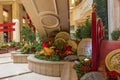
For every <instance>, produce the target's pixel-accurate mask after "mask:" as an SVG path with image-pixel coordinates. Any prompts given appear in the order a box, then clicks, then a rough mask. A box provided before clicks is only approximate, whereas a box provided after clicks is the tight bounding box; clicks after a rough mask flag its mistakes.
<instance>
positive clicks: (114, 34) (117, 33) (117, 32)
mask: <svg viewBox="0 0 120 80" xmlns="http://www.w3.org/2000/svg"><path fill="white" fill-rule="evenodd" d="M111 36H112V39H113V40H118V39H119V37H120V29H117V30H114V31H113V32H112V33H111Z"/></svg>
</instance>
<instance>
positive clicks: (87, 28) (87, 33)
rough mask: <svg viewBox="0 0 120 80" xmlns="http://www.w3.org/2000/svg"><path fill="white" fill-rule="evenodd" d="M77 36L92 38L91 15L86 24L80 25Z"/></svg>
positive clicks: (79, 37)
mask: <svg viewBox="0 0 120 80" xmlns="http://www.w3.org/2000/svg"><path fill="white" fill-rule="evenodd" d="M76 38H78V39H82V38H91V22H90V20H89V17H88V18H87V19H86V22H85V24H84V25H81V26H78V29H77V30H76Z"/></svg>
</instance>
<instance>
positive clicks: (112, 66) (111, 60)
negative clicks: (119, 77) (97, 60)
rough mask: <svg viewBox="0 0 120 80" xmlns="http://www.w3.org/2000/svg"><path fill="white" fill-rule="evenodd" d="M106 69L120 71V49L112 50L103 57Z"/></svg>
mask: <svg viewBox="0 0 120 80" xmlns="http://www.w3.org/2000/svg"><path fill="white" fill-rule="evenodd" d="M105 64H106V66H107V68H108V70H110V71H112V70H115V71H117V72H120V49H116V50H113V51H112V52H110V53H109V54H108V55H107V56H106V58H105Z"/></svg>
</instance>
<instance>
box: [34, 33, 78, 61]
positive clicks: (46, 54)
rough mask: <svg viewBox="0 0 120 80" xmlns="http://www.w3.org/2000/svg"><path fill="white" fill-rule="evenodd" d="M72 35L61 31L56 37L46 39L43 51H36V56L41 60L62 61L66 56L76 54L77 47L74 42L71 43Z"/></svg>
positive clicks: (43, 43)
mask: <svg viewBox="0 0 120 80" xmlns="http://www.w3.org/2000/svg"><path fill="white" fill-rule="evenodd" d="M69 39H70V35H69V34H68V33H67V32H60V33H58V35H56V37H55V39H52V40H48V39H47V40H44V41H43V42H42V45H41V46H42V49H41V51H38V52H36V55H35V57H36V58H38V59H41V60H48V61H60V60H64V58H65V57H66V56H69V55H75V54H76V49H77V47H75V46H76V44H75V43H74V42H73V43H72V44H73V45H74V44H75V45H74V46H73V45H72V44H70V43H69Z"/></svg>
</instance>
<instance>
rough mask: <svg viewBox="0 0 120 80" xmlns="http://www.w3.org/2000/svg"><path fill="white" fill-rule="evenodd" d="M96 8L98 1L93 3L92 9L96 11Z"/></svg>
mask: <svg viewBox="0 0 120 80" xmlns="http://www.w3.org/2000/svg"><path fill="white" fill-rule="evenodd" d="M96 8H97V3H95V2H94V3H93V4H92V9H93V11H96Z"/></svg>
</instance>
